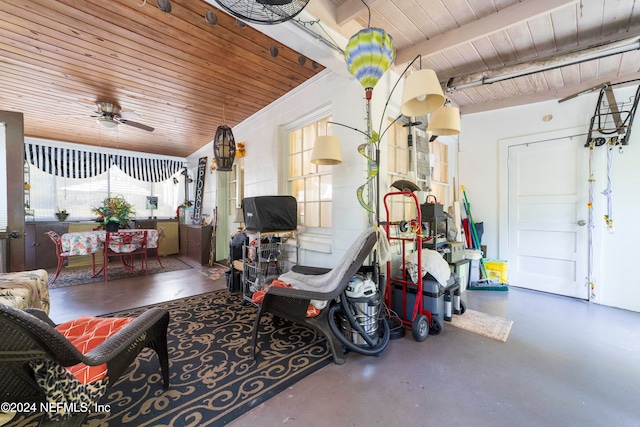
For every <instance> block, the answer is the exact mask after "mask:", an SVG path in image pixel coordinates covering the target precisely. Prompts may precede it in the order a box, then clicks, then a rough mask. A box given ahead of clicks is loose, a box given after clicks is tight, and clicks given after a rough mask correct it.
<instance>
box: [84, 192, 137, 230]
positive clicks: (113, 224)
mask: <svg viewBox="0 0 640 427" xmlns="http://www.w3.org/2000/svg"><path fill="white" fill-rule="evenodd" d="M92 211H93V212H94V213H96V214H97V215H98V218H96V222H98V223H100V224H102V225H103V227H104V228H105V230H107V231H118V229H119V228H120V227H125V226H126V225H127V222H129V219H130V217H131V216H132V215H135V211H134V210H133V206H132V205H131V204H130V203H128V202H127V201H126V200H125V199H124V197H123V196H115V197H107V198H106V199H104V200H103V201H102V204H101V205H100V206H98V207H94V208H92Z"/></svg>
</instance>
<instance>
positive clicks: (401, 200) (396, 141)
mask: <svg viewBox="0 0 640 427" xmlns="http://www.w3.org/2000/svg"><path fill="white" fill-rule="evenodd" d="M391 121H392V120H389V123H388V124H390V123H391ZM408 137H409V127H404V123H403V122H402V120H398V121H396V122H395V123H394V124H393V125H391V127H390V128H389V130H388V131H387V141H388V143H387V173H388V184H389V188H391V184H393V183H394V182H395V181H398V180H400V179H407V173H409V154H410V153H409V144H408V142H407V141H408ZM394 191H395V190H394ZM387 203H388V204H389V206H388V208H389V215H390V218H389V220H390V221H402V220H410V219H412V218H415V216H416V208H415V201H414V200H413V198H411V197H390V198H389V199H387Z"/></svg>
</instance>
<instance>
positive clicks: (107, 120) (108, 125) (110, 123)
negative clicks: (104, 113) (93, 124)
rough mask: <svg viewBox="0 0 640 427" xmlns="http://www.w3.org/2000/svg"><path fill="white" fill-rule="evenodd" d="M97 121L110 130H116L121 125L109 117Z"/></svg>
mask: <svg viewBox="0 0 640 427" xmlns="http://www.w3.org/2000/svg"><path fill="white" fill-rule="evenodd" d="M96 121H97V122H98V123H99V124H100V126H102V127H103V128H105V129H109V130H113V129H116V128H117V127H118V124H119V123H118V122H116V121H115V120H113V119H112V118H109V117H98V119H97V120H96Z"/></svg>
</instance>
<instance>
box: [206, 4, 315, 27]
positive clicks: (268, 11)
mask: <svg viewBox="0 0 640 427" xmlns="http://www.w3.org/2000/svg"><path fill="white" fill-rule="evenodd" d="M216 3H218V4H219V5H220V7H221V8H222V9H223V10H225V11H226V12H227V13H229V14H230V15H233V16H235V17H236V18H239V19H242V20H243V21H246V22H251V23H253V24H266V25H272V24H279V23H281V22H285V21H288V20H290V19H292V18H293V17H295V16H296V15H298V14H299V13H300V12H302V9H304V8H305V6H306V5H307V3H309V0H216Z"/></svg>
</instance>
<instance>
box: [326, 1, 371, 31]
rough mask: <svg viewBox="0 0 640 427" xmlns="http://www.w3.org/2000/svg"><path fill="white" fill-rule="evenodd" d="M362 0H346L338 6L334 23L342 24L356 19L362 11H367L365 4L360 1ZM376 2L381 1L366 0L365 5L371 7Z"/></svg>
mask: <svg viewBox="0 0 640 427" xmlns="http://www.w3.org/2000/svg"><path fill="white" fill-rule="evenodd" d="M362 1H363V0H347V1H346V2H344V4H342V5H341V6H339V7H338V11H337V13H336V18H335V21H336V24H338V25H339V26H342V25H344V24H346V23H347V22H349V21H351V20H353V19H356V18H357V17H358V16H359V15H361V14H363V13H367V6H365V5H364V3H362ZM376 3H382V0H371V1H369V2H367V5H368V6H369V7H370V8H373V7H374V6H375V5H376Z"/></svg>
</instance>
